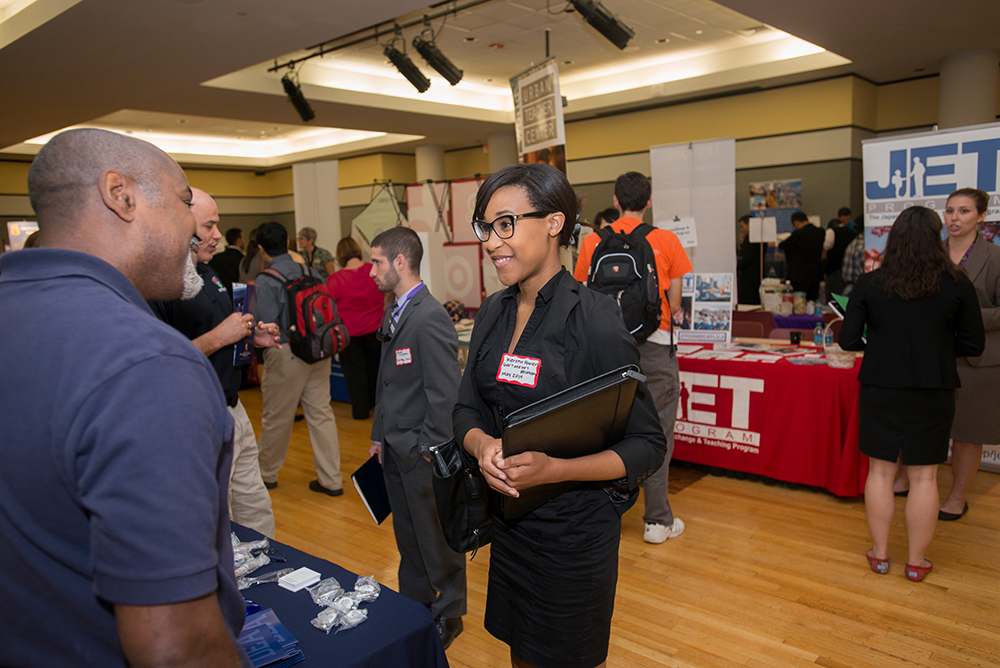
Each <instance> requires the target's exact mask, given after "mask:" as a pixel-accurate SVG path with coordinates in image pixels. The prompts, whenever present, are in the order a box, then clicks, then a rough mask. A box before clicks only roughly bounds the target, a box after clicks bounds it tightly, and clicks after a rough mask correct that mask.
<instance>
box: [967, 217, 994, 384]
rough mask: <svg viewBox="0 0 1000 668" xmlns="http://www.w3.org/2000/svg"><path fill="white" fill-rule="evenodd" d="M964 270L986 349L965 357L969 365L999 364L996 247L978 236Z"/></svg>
mask: <svg viewBox="0 0 1000 668" xmlns="http://www.w3.org/2000/svg"><path fill="white" fill-rule="evenodd" d="M965 273H967V274H968V275H969V278H970V279H971V280H972V285H973V286H975V288H976V296H977V297H978V299H979V308H980V309H981V311H982V316H983V327H984V328H985V329H986V350H985V351H984V352H983V354H982V355H980V356H979V357H970V358H968V360H969V364H971V365H972V366H997V365H1000V247H998V246H997V245H996V244H993V243H991V242H989V241H987V240H986V239H984V238H983V237H982V235H980V236H979V238H978V239H976V242H975V243H974V244H973V245H972V253H971V254H970V255H969V261H968V262H966V263H965Z"/></svg>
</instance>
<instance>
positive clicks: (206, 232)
mask: <svg viewBox="0 0 1000 668" xmlns="http://www.w3.org/2000/svg"><path fill="white" fill-rule="evenodd" d="M191 195H192V197H191V213H193V214H194V223H195V234H196V235H198V240H199V244H198V262H208V261H209V260H211V259H212V256H213V255H215V250H216V248H218V247H219V240H220V239H222V232H220V231H219V207H218V206H216V205H215V200H214V199H212V196H211V195H209V194H208V193H207V192H205V191H204V190H201V189H200V188H191Z"/></svg>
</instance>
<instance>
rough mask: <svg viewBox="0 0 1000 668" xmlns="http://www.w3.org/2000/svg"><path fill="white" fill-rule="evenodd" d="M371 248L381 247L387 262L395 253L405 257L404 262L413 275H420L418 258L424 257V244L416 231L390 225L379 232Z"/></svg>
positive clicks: (391, 259) (392, 258)
mask: <svg viewBox="0 0 1000 668" xmlns="http://www.w3.org/2000/svg"><path fill="white" fill-rule="evenodd" d="M371 247H372V248H381V249H382V254H383V255H385V257H386V259H388V260H389V262H392V261H393V260H395V259H396V256H397V255H402V256H403V257H404V258H406V264H408V265H409V266H410V271H412V272H413V275H414V276H419V275H420V260H421V259H423V257H424V246H423V244H421V243H420V237H418V236H417V233H416V232H414V231H413V230H411V229H410V228H408V227H402V226H399V227H390V228H389V229H387V230H384V231H382V232H379V233H378V234H377V235H376V236H375V238H374V239H372V243H371Z"/></svg>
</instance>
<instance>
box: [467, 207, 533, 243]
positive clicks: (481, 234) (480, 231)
mask: <svg viewBox="0 0 1000 668" xmlns="http://www.w3.org/2000/svg"><path fill="white" fill-rule="evenodd" d="M551 213H552V212H551V211H529V212H528V213H512V214H507V215H505V216H498V217H497V219H496V220H494V221H493V222H492V223H489V222H487V221H485V220H474V221H472V229H473V231H474V232H475V233H476V238H477V239H479V240H480V241H486V240H488V239H489V238H490V231H493V232H496V233H497V237H499V238H500V239H510V238H511V237H512V236H514V223H515V222H516V221H517V219H518V218H544V217H545V216H548V215H549V214H551Z"/></svg>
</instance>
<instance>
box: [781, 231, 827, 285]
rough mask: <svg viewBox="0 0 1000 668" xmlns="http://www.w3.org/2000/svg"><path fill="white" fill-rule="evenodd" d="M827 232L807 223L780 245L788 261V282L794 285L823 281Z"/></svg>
mask: <svg viewBox="0 0 1000 668" xmlns="http://www.w3.org/2000/svg"><path fill="white" fill-rule="evenodd" d="M825 240H826V232H824V231H823V230H821V229H819V228H818V227H816V226H815V225H813V224H812V223H807V224H806V225H803V226H802V227H800V228H799V229H797V230H795V231H794V232H792V234H791V236H789V237H788V238H787V239H785V240H784V241H782V242H781V243H780V244H778V248H780V249H781V250H783V251H785V257H786V259H787V260H788V280H790V281H791V282H792V283H819V282H820V281H822V280H823V242H824V241H825Z"/></svg>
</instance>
